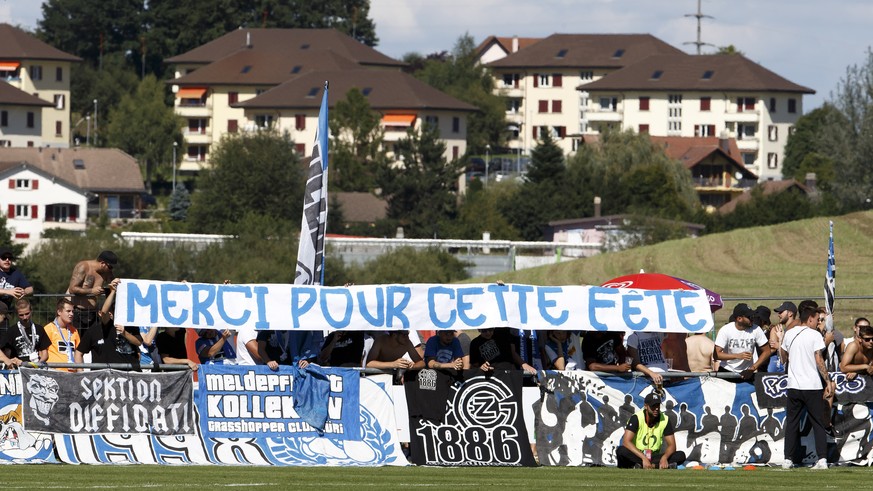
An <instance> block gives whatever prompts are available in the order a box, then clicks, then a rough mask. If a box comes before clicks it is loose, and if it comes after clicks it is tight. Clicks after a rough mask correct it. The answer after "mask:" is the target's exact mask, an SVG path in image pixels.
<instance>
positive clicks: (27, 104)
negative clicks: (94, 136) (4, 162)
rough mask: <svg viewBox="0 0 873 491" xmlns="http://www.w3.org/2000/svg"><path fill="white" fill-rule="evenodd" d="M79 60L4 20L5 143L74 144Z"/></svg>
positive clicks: (1, 127) (0, 28)
mask: <svg viewBox="0 0 873 491" xmlns="http://www.w3.org/2000/svg"><path fill="white" fill-rule="evenodd" d="M79 61H81V59H79V58H78V57H76V56H73V55H71V54H68V53H64V52H63V51H61V50H59V49H56V48H54V47H52V46H49V45H48V44H46V43H44V42H42V41H40V40H39V39H37V38H36V37H34V36H33V35H31V34H29V33H27V32H25V31H23V30H21V29H19V28H17V27H14V26H11V25H9V24H0V81H5V82H6V83H5V84H0V147H45V146H49V147H61V148H66V147H69V146H70V67H71V66H72V64H73V63H77V62H79Z"/></svg>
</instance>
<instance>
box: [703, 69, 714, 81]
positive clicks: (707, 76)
mask: <svg viewBox="0 0 873 491" xmlns="http://www.w3.org/2000/svg"><path fill="white" fill-rule="evenodd" d="M714 74H715V72H713V71H712V70H707V71H705V72H703V76H702V77H700V78H701V79H703V80H712V76H713V75H714Z"/></svg>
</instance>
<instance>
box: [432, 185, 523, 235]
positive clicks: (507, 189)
mask: <svg viewBox="0 0 873 491" xmlns="http://www.w3.org/2000/svg"><path fill="white" fill-rule="evenodd" d="M517 190H518V185H517V184H516V183H514V182H494V183H491V184H490V185H489V187H488V188H487V189H486V188H484V187H483V186H482V181H479V180H478V179H474V180H472V181H470V183H469V184H468V185H467V192H466V194H464V196H463V199H462V201H461V205H460V206H459V207H458V217H457V219H456V220H454V221H452V222H451V223H450V224H449V229H448V234H447V236H449V237H452V238H454V239H469V240H479V239H481V238H482V232H489V233H490V234H491V238H492V239H494V240H519V239H521V234H519V233H518V230H516V229H515V227H513V226H512V225H511V224H510V223H509V221H508V220H507V218H506V217H505V216H504V215H503V213H501V211H500V203H503V202H505V201H507V200H510V199H511V198H512V195H513V194H515V193H516V192H517Z"/></svg>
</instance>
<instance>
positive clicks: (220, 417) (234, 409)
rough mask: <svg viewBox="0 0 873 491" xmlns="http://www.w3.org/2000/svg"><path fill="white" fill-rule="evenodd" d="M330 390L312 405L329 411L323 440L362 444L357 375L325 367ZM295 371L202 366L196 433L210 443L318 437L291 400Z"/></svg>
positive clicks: (293, 397)
mask: <svg viewBox="0 0 873 491" xmlns="http://www.w3.org/2000/svg"><path fill="white" fill-rule="evenodd" d="M323 370H324V371H325V373H326V374H327V376H328V378H329V380H330V391H329V393H328V396H327V398H326V399H325V400H323V401H314V404H318V405H322V407H326V408H327V415H328V419H327V422H326V423H325V427H324V432H323V435H322V436H325V437H327V438H339V439H342V440H355V441H360V439H361V435H360V419H359V418H360V411H359V398H360V395H359V393H360V375H359V374H358V372H357V371H355V370H351V369H345V368H323ZM293 373H294V372H293V369H292V368H290V367H285V366H280V367H279V370H278V371H276V372H274V371H272V370H270V369H269V368H268V367H266V366H240V365H202V366H201V367H200V371H199V372H198V384H199V387H198V390H197V406H198V408H199V409H200V432H201V434H202V435H203V436H204V437H208V438H259V437H270V438H282V437H303V436H318V435H319V433H320V432H319V431H318V430H317V429H315V428H313V427H312V426H310V425H309V424H308V423H306V422H305V421H304V420H303V418H301V417H300V414H299V413H298V410H297V408H295V407H294V400H295V398H297V397H303V396H300V395H299V394H297V393H295V390H294V375H293Z"/></svg>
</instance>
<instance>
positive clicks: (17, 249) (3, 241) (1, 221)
mask: <svg viewBox="0 0 873 491" xmlns="http://www.w3.org/2000/svg"><path fill="white" fill-rule="evenodd" d="M0 247H9V248H10V249H12V253H13V254H14V255H15V257H20V256H21V254H22V253H23V252H24V245H23V244H14V243H12V232H11V231H10V230H9V229H8V228H6V215H4V214H2V213H0Z"/></svg>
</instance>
